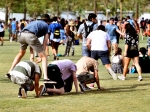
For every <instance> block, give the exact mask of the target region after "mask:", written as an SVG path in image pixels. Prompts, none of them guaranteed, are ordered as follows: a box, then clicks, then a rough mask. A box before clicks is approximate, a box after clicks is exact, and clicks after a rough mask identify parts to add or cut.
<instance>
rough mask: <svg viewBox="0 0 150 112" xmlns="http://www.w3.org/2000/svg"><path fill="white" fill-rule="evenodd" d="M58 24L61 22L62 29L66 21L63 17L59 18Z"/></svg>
mask: <svg viewBox="0 0 150 112" xmlns="http://www.w3.org/2000/svg"><path fill="white" fill-rule="evenodd" d="M60 24H61V26H62V29H64V27H65V25H66V22H65V19H64V18H62V19H61V20H60Z"/></svg>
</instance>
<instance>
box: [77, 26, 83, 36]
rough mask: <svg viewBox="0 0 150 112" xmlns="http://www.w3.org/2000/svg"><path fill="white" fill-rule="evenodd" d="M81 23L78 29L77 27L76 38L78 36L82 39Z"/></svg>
mask: <svg viewBox="0 0 150 112" xmlns="http://www.w3.org/2000/svg"><path fill="white" fill-rule="evenodd" d="M82 27H83V25H82V24H81V25H80V27H79V29H78V33H77V36H78V38H80V39H82V30H83V28H82Z"/></svg>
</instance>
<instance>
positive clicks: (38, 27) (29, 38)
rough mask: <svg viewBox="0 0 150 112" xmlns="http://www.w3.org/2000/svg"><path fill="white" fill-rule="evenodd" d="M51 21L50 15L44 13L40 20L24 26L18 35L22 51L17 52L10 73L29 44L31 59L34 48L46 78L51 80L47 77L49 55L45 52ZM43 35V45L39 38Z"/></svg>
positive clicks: (32, 59)
mask: <svg viewBox="0 0 150 112" xmlns="http://www.w3.org/2000/svg"><path fill="white" fill-rule="evenodd" d="M49 23H50V17H49V15H48V14H43V15H42V16H41V19H40V20H37V21H33V22H31V23H30V24H28V25H27V26H25V27H24V28H23V30H22V31H21V33H20V35H19V36H18V41H19V42H20V51H19V53H18V54H17V56H16V57H15V59H14V61H13V63H12V66H11V68H10V70H9V72H8V73H10V71H12V69H13V68H14V67H15V65H16V64H17V63H18V62H19V61H20V60H21V58H22V57H23V56H24V54H25V52H26V49H27V46H28V45H29V46H30V53H31V56H30V61H34V53H33V50H35V51H36V52H37V53H38V56H39V58H38V59H37V62H41V61H42V68H43V73H44V80H49V78H48V77H47V57H46V54H45V48H46V45H47V40H48V38H49V36H50V33H49V30H48V24H49ZM41 36H45V37H44V42H43V46H42V45H41V43H40V41H39V40H38V38H39V37H41Z"/></svg>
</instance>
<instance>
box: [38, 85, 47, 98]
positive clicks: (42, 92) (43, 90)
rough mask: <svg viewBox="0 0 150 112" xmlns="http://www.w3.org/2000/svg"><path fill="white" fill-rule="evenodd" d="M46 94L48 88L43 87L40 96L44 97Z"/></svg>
mask: <svg viewBox="0 0 150 112" xmlns="http://www.w3.org/2000/svg"><path fill="white" fill-rule="evenodd" d="M44 93H46V87H45V85H44V86H43V87H41V90H40V92H39V96H42V95H43V94H44Z"/></svg>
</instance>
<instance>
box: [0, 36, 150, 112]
mask: <svg viewBox="0 0 150 112" xmlns="http://www.w3.org/2000/svg"><path fill="white" fill-rule="evenodd" d="M6 39H7V38H6ZM119 46H120V47H121V48H123V46H124V42H123V40H120V45H119ZM140 46H144V47H145V46H146V39H145V40H143V41H142V40H141V41H140ZM64 49H65V46H60V47H59V53H60V54H64ZM18 51H19V43H17V42H9V41H5V43H4V46H0V68H1V69H0V112H149V111H150V106H149V103H150V89H149V88H150V87H149V85H150V73H149V74H143V79H144V80H143V81H142V82H138V81H137V76H138V75H137V74H128V75H127V80H125V81H120V80H117V81H114V80H113V79H112V77H111V76H110V75H109V74H108V73H107V71H106V69H105V68H104V66H102V64H101V62H100V61H99V63H100V66H99V77H100V84H101V86H102V87H104V88H105V90H104V91H98V90H97V88H96V87H95V88H94V89H93V90H92V91H88V92H85V93H83V94H76V93H75V89H74V87H73V90H72V92H71V93H68V94H64V95H60V96H58V95H54V96H45V97H41V98H35V97H34V95H35V92H34V91H33V92H28V97H27V98H26V99H22V98H17V93H18V88H19V86H18V85H16V84H13V83H12V82H11V81H10V80H8V79H7V78H5V76H4V75H5V74H6V73H7V72H8V70H9V68H10V66H11V64H12V61H13V59H14V57H15V56H16V54H17V53H18ZM50 54H51V52H50ZM64 58H68V59H71V60H72V61H73V62H77V60H78V59H79V58H81V45H79V46H75V56H74V57H71V56H69V57H60V59H64ZM22 60H29V50H27V53H26V55H25V56H24V57H23V59H22ZM52 60H53V58H52V55H51V56H50V57H49V60H48V61H49V62H51V61H52ZM40 84H43V83H42V79H41V80H40Z"/></svg>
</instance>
